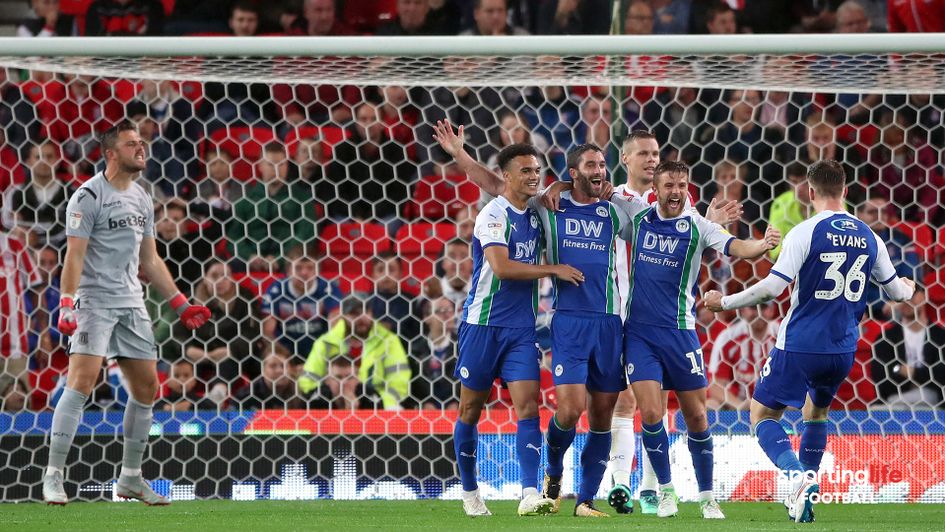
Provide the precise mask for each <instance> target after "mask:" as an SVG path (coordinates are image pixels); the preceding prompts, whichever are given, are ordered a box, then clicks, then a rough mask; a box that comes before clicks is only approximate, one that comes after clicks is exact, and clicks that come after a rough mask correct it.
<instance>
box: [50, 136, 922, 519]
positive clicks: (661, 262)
mask: <svg viewBox="0 0 945 532" xmlns="http://www.w3.org/2000/svg"><path fill="white" fill-rule="evenodd" d="M435 138H436V140H437V142H438V143H439V144H440V145H441V146H442V147H443V149H444V150H445V151H446V152H447V153H449V154H450V155H451V156H452V157H454V159H455V160H456V162H457V164H458V165H459V166H460V167H461V168H462V170H463V171H464V172H466V173H467V175H469V177H470V179H472V180H473V181H474V182H475V183H476V184H477V185H479V186H480V187H481V188H482V190H483V191H485V192H487V193H489V194H491V195H493V196H495V199H494V200H492V201H491V202H490V203H489V204H488V205H486V207H485V208H484V209H483V210H482V212H481V213H480V214H479V215H478V217H477V218H476V222H475V229H474V241H473V260H474V270H473V279H472V282H471V288H470V293H469V296H468V298H467V300H466V303H465V305H464V309H463V315H462V324H461V327H460V330H459V361H458V363H457V365H456V373H457V376H458V377H459V379H460V381H461V384H462V386H461V393H460V405H459V413H458V419H457V421H456V425H455V428H454V432H453V435H454V447H455V453H456V461H457V464H458V469H459V472H460V478H461V481H462V487H463V508H464V510H465V512H466V514H467V515H470V516H482V515H490V512H489V510H488V508H487V507H486V505H485V503H484V501H483V499H482V497H481V495H480V493H479V489H478V484H477V481H476V450H477V446H478V434H477V429H476V425H477V423H478V421H479V418H480V415H481V412H482V408H483V405H484V404H485V402H486V400H487V398H488V396H489V393H490V391H491V388H492V383H493V380H494V379H495V378H497V377H501V378H502V380H503V381H504V382H505V383H506V384H507V385H508V388H509V391H510V394H511V397H512V402H513V404H514V408H515V412H516V416H517V418H518V425H517V435H516V451H517V456H518V459H519V464H520V468H521V482H522V499H521V502H520V504H519V507H518V513H519V514H520V515H543V514H549V513H556V512H558V510H559V505H560V494H561V477H562V474H563V471H564V464H563V462H564V456H565V453H566V452H567V450H568V448H569V447H570V446H571V444H572V442H573V441H574V437H575V433H576V430H575V427H576V425H577V423H578V420H579V419H580V417H581V415H582V414H583V413H584V411H585V409H586V410H587V420H588V425H589V432H588V436H587V441H586V444H585V446H584V449H583V451H582V453H581V483H580V487H579V492H578V495H577V504H576V506H575V510H574V515H576V516H581V517H606V516H607V515H608V514H606V513H604V512H601V511H599V510H597V509H596V508H595V506H594V496H595V495H596V493H597V491H598V489H599V488H600V484H601V481H602V479H603V477H604V474H605V471H606V469H607V467H608V463H609V462H611V460H612V462H613V463H612V466H611V472H612V475H611V476H612V480H613V488H612V489H611V490H610V493H609V496H608V503H609V504H610V505H611V506H613V507H614V508H615V509H616V510H617V511H618V512H619V513H630V512H632V511H633V508H634V506H633V494H632V493H631V491H630V488H629V485H630V472H631V467H632V461H633V456H634V454H635V453H634V449H633V447H634V441H635V435H634V423H633V415H634V412H635V411H636V410H637V409H638V408H639V410H640V415H641V416H642V420H641V421H642V423H641V425H642V442H643V446H644V449H645V453H643V457H644V460H643V469H644V478H643V485H642V489H641V492H640V505H641V508H642V512H643V513H655V514H656V515H658V516H659V517H670V516H674V515H676V514H677V512H678V497H677V496H676V493H675V490H674V488H673V483H672V478H671V474H670V459H669V439H668V436H667V432H666V427H665V423H664V418H665V416H666V405H667V394H668V391H669V390H674V391H675V392H676V396H677V398H678V400H679V405H680V409H681V411H682V413H683V417H684V418H685V423H686V428H687V430H688V447H689V451H690V453H691V455H692V463H693V467H694V469H695V476H696V480H697V482H698V485H699V499H700V501H701V509H702V515H703V517H704V518H707V519H723V518H724V517H725V516H724V514H723V513H722V511H721V509H720V507H719V505H718V503H717V502H716V500H715V497H714V495H713V491H712V483H713V454H712V435H711V433H710V430H709V425H708V418H707V415H706V387H707V381H706V376H705V368H704V366H703V364H704V363H703V355H702V349H701V347H700V345H699V340H698V337H697V336H696V333H695V313H694V308H695V304H696V297H697V295H698V278H699V269H700V267H701V264H702V254H703V251H704V250H705V249H706V248H712V249H714V250H716V251H717V252H719V253H723V254H726V255H731V256H734V257H741V258H755V257H759V256H761V255H762V254H764V253H765V252H767V251H768V250H770V249H773V248H774V247H776V246H777V245H778V244H779V243H780V241H781V235H780V234H779V233H778V231H777V230H775V229H773V228H772V227H769V228H768V230H767V231H766V232H765V235H764V238H762V239H759V240H740V239H736V238H734V237H733V236H732V235H730V234H729V233H728V232H726V231H725V230H724V229H723V228H722V225H724V224H728V223H730V222H732V221H734V220H736V219H738V217H739V216H740V214H741V207H740V206H739V205H738V204H737V203H734V202H720V203H715V202H713V203H712V205H710V207H709V209H708V211H707V213H706V216H705V217H703V216H701V215H699V214H698V213H697V212H696V211H695V209H694V208H693V205H692V201H691V198H690V197H689V192H688V184H689V169H688V167H687V166H686V165H685V164H683V163H679V162H674V161H663V162H660V160H659V152H660V147H659V144H658V142H657V140H656V138H655V136H654V135H653V134H651V133H649V132H646V131H634V132H631V134H630V135H629V136H628V137H627V139H625V141H624V142H623V146H622V154H621V160H622V162H623V163H624V164H625V165H626V167H627V174H628V183H627V185H623V186H621V187H618V188H616V189H614V187H613V186H612V185H611V184H610V183H609V182H608V181H607V175H606V174H607V165H606V162H605V158H604V153H603V151H602V150H601V148H600V147H598V146H594V145H591V144H583V145H580V146H577V147H575V148H573V149H572V150H571V151H570V152H569V153H568V155H567V167H568V173H569V176H570V180H569V181H567V182H565V181H560V182H556V183H555V184H554V185H552V186H551V187H549V188H548V189H547V190H544V191H541V192H540V191H539V187H540V184H541V181H542V177H543V175H544V174H543V171H542V167H541V163H540V161H541V160H542V157H541V154H540V153H539V152H538V150H537V149H536V148H535V147H533V146H531V145H528V144H513V145H510V146H508V147H506V148H505V149H503V150H502V151H501V152H500V153H499V156H498V164H499V170H500V171H499V172H498V173H496V172H493V171H492V170H490V169H489V168H487V167H485V166H484V165H482V164H480V163H479V162H477V161H475V160H474V159H473V158H472V157H471V156H470V155H469V154H468V153H466V152H465V151H464V147H463V144H464V141H463V127H462V126H460V127H459V129H458V131H454V129H453V127H452V125H451V124H449V123H448V122H438V123H437V125H436V128H435ZM102 152H103V154H104V157H105V160H106V166H105V169H104V170H103V171H102V172H100V173H98V174H97V175H95V176H94V177H92V178H91V179H90V180H89V181H88V182H86V183H85V184H83V186H82V187H80V188H79V190H78V191H76V193H75V194H74V195H73V197H72V198H70V200H69V204H68V207H67V212H66V225H67V229H66V234H67V237H68V244H67V246H68V247H67V252H66V258H65V264H64V267H63V273H62V299H61V302H60V306H61V309H62V310H61V312H60V318H59V324H58V325H59V330H61V331H62V332H63V333H64V334H67V335H71V336H72V341H71V342H70V347H69V352H70V355H71V356H70V360H69V372H68V377H67V383H66V387H65V390H64V392H63V394H62V398H61V399H60V401H59V402H58V404H57V405H56V409H55V413H54V415H53V421H52V430H51V434H50V448H49V462H48V464H47V468H46V472H45V475H44V480H43V498H44V500H45V501H46V502H48V503H50V504H65V503H66V502H67V501H68V497H67V495H66V493H65V490H64V487H63V478H64V472H63V470H64V468H65V462H66V458H67V455H68V452H69V450H70V448H71V446H72V442H73V439H74V436H75V433H76V430H77V428H78V425H79V422H80V420H81V416H82V410H83V408H84V405H85V403H86V401H87V399H88V396H89V394H90V393H91V389H92V387H93V385H94V384H95V380H96V378H97V376H98V374H99V372H100V370H101V366H102V362H103V361H104V359H105V358H106V357H116V358H118V360H119V364H120V366H121V369H122V372H123V373H124V374H125V376H126V378H127V381H128V383H129V388H130V395H131V398H130V399H129V401H128V406H127V408H126V411H125V415H124V425H123V437H124V450H123V455H122V468H121V474H120V476H119V480H118V483H117V486H116V494H117V495H118V496H119V497H127V498H135V499H139V500H141V501H143V502H144V503H146V504H149V505H163V504H168V503H169V500H168V499H167V498H166V497H163V496H161V495H158V494H156V493H155V492H154V491H153V490H152V489H151V488H150V487H149V485H148V483H147V482H146V481H145V480H144V479H143V477H142V475H141V462H142V458H143V453H144V451H145V449H146V446H147V438H148V433H149V430H150V426H151V418H152V404H153V401H154V398H155V395H156V392H157V387H158V380H157V374H156V362H157V356H156V350H155V345H154V338H153V334H152V332H151V324H150V320H149V319H148V316H147V313H146V312H145V310H144V298H143V290H142V286H141V283H140V281H139V279H138V272H139V265H140V270H141V272H143V273H144V275H145V276H146V277H147V278H148V279H149V280H150V282H151V283H153V284H154V285H155V287H156V288H157V290H158V291H159V292H160V293H161V294H162V295H164V296H165V297H166V298H167V300H168V302H169V303H170V304H171V306H172V307H173V308H174V309H175V310H177V312H178V314H179V315H180V318H181V320H182V322H183V323H184V324H185V325H186V326H187V327H188V328H191V329H194V328H197V327H200V326H201V325H203V324H204V323H206V321H207V320H208V319H209V316H210V312H209V310H208V309H207V308H205V307H202V306H196V305H190V304H188V302H187V299H186V298H185V297H184V296H183V295H182V294H181V293H180V292H179V291H178V290H177V288H176V287H175V285H174V281H173V279H172V278H171V276H170V274H169V273H168V270H167V268H166V266H165V265H164V263H163V260H162V259H161V257H159V256H157V252H156V251H155V242H154V236H155V235H154V210H153V208H152V203H151V199H150V198H149V197H148V194H147V193H146V192H145V191H144V189H143V188H142V187H141V186H140V185H138V184H137V183H136V182H135V181H134V180H135V178H136V177H137V176H138V175H139V174H140V172H141V170H143V169H144V168H145V165H146V149H145V145H144V143H143V142H142V140H141V138H140V136H139V135H138V132H137V131H136V130H135V128H134V126H132V125H131V124H130V123H128V122H124V123H122V124H119V125H118V126H115V127H114V128H112V129H111V130H109V131H107V132H106V133H105V134H104V135H103V138H102ZM808 180H809V184H810V187H811V190H812V192H811V200H812V204H813V206H814V210H815V211H816V213H817V214H816V215H815V216H813V217H812V218H810V219H809V220H807V221H805V222H803V223H802V224H800V225H798V226H797V227H795V228H794V229H793V230H792V231H791V232H790V233H789V234H788V235H787V237H786V238H785V241H784V246H783V248H784V250H783V251H782V252H781V254H780V256H779V258H778V261H777V263H776V264H775V265H774V267H773V269H772V271H771V274H770V275H769V276H768V277H767V278H765V279H764V280H762V281H761V282H759V283H757V284H756V285H754V286H752V287H750V288H748V289H747V290H745V291H743V292H740V293H737V294H732V295H728V296H725V297H723V296H722V294H720V293H719V292H716V291H710V292H707V293H706V294H705V295H704V297H703V303H704V304H705V306H706V307H707V308H708V309H710V310H712V311H715V312H719V311H722V310H729V309H734V308H739V307H743V306H749V305H756V304H758V303H761V302H764V301H767V300H770V299H772V298H774V297H777V296H778V295H780V294H781V293H782V292H783V291H784V289H785V288H786V287H787V286H788V283H790V282H792V281H794V288H793V291H792V295H791V307H790V310H789V312H788V313H787V316H786V317H785V319H784V320H783V321H782V324H781V327H780V330H779V334H778V339H777V344H776V348H775V349H774V350H773V351H772V352H771V354H770V356H769V358H768V359H767V362H766V363H765V365H764V367H763V369H762V370H761V373H760V375H759V379H758V383H757V385H756V387H755V393H754V398H753V400H752V403H751V421H752V426H753V430H754V432H755V434H756V435H757V437H758V440H759V443H760V444H761V446H762V448H763V449H764V451H765V453H766V454H767V455H768V456H769V457H770V458H771V460H772V461H773V462H774V463H775V464H776V465H777V467H778V468H780V469H781V470H783V471H785V472H786V473H788V474H790V478H791V481H792V494H791V496H790V497H788V499H787V500H786V501H785V505H786V506H787V510H788V515H789V516H790V517H791V518H792V519H794V520H795V521H797V522H810V521H813V518H814V516H813V509H812V502H811V495H812V494H813V493H815V492H817V490H818V489H819V486H818V484H817V481H816V476H815V475H811V474H805V472H810V471H813V472H816V471H817V470H818V468H819V466H820V459H821V457H822V455H823V452H824V448H825V447H826V441H827V435H826V418H827V409H828V406H829V404H830V402H831V400H832V398H833V395H834V394H835V392H836V390H837V388H838V387H839V385H840V383H842V382H843V380H844V379H845V378H846V376H847V375H848V373H849V370H850V368H851V366H852V363H853V352H854V350H855V344H856V340H857V338H858V335H859V332H858V323H859V320H860V317H861V316H862V314H863V311H864V308H865V301H864V300H863V299H862V296H863V292H864V289H865V286H866V283H867V282H868V279H867V276H870V277H871V278H872V279H874V280H875V281H877V282H879V283H881V284H882V285H883V287H884V289H885V290H886V292H887V294H888V295H889V296H890V297H891V298H892V299H894V300H897V301H902V300H906V299H909V298H910V297H911V296H912V292H913V290H914V287H915V285H914V283H913V282H912V281H910V280H908V279H905V278H900V277H898V276H897V275H896V273H895V269H894V268H893V266H892V264H891V263H890V260H889V256H888V254H887V251H886V248H885V246H884V245H882V243H881V242H879V240H878V237H877V236H876V235H875V234H874V233H873V232H872V231H871V230H870V229H869V228H868V227H867V226H866V224H864V223H863V222H861V221H859V220H857V219H856V218H853V217H851V216H850V215H848V214H847V213H846V212H845V209H844V197H845V195H846V186H845V175H844V172H843V168H842V166H840V165H839V164H838V163H836V162H835V161H829V160H828V161H821V162H817V163H815V164H813V165H812V166H811V167H810V169H809V172H808ZM720 224H722V225H720ZM543 277H552V278H553V281H554V285H555V303H554V307H555V314H554V317H553V319H552V324H551V333H552V367H553V375H554V384H555V388H556V395H557V400H558V405H557V409H556V411H555V414H554V417H553V418H552V420H551V422H550V423H549V425H548V429H547V432H546V435H545V440H546V441H547V445H544V444H543V441H542V433H541V428H540V425H539V415H538V409H539V408H538V404H539V400H538V398H539V371H540V361H541V356H540V353H539V350H538V346H537V341H536V335H535V319H536V308H537V301H538V280H539V279H541V278H543ZM628 382H629V385H630V386H629V387H628ZM787 406H791V407H795V408H802V407H803V414H804V419H805V431H804V433H803V436H802V440H801V449H802V451H801V455H800V457H798V455H797V454H795V453H794V451H793V450H792V449H791V446H790V441H789V439H788V437H787V434H786V433H785V431H784V429H783V427H782V426H781V424H780V422H779V420H780V416H781V414H782V413H783V411H784V409H785V408H786V407H787ZM543 447H544V448H545V450H546V451H545V452H546V457H547V461H548V465H547V468H546V470H545V472H544V482H543V485H542V486H541V490H540V491H539V471H538V470H539V464H540V458H541V453H542V448H543Z"/></svg>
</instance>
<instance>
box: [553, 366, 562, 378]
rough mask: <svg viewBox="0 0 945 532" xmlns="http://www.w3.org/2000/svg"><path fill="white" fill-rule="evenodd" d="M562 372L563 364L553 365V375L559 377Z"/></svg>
mask: <svg viewBox="0 0 945 532" xmlns="http://www.w3.org/2000/svg"><path fill="white" fill-rule="evenodd" d="M563 373H564V366H562V365H561V364H558V365H557V366H555V376H557V377H560V376H561V375H562V374H563Z"/></svg>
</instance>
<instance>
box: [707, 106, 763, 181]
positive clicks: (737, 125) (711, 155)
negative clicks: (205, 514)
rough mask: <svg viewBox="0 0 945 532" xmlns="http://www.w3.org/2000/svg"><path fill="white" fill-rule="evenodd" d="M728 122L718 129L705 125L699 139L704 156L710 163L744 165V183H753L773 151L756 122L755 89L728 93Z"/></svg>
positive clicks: (717, 127)
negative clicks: (703, 148) (730, 162)
mask: <svg viewBox="0 0 945 532" xmlns="http://www.w3.org/2000/svg"><path fill="white" fill-rule="evenodd" d="M724 100H725V102H726V105H727V106H728V108H729V119H728V120H726V121H724V122H723V123H722V124H720V125H718V126H714V127H713V126H712V125H711V124H706V125H705V126H704V127H703V129H702V132H701V134H700V136H699V139H700V142H702V143H703V145H705V150H704V152H703V157H704V159H705V161H706V162H708V163H709V164H715V163H716V162H718V161H720V160H721V159H729V160H731V161H733V162H737V163H744V164H745V165H746V172H747V175H746V181H747V182H748V183H753V182H754V181H755V180H756V179H757V178H758V177H759V176H760V175H761V172H762V166H763V165H766V164H772V161H773V160H774V150H773V148H772V146H771V145H770V144H768V143H766V142H763V140H764V133H765V132H764V129H763V128H762V127H761V126H760V125H759V124H758V121H757V120H756V116H755V115H756V114H757V110H758V108H759V105H760V104H761V95H760V94H759V92H758V91H755V90H746V91H742V90H732V91H727V92H726V95H725V98H724Z"/></svg>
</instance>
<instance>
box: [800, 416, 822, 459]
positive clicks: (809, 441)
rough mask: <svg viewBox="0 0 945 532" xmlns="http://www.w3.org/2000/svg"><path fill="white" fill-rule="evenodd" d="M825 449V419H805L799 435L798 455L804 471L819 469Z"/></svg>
mask: <svg viewBox="0 0 945 532" xmlns="http://www.w3.org/2000/svg"><path fill="white" fill-rule="evenodd" d="M826 450H827V420H826V419H822V420H816V421H805V422H804V434H802V435H801V451H800V453H799V454H800V456H799V457H798V458H799V459H800V461H801V466H802V467H803V468H804V471H814V472H817V471H819V470H820V461H821V460H822V459H823V458H824V451H826Z"/></svg>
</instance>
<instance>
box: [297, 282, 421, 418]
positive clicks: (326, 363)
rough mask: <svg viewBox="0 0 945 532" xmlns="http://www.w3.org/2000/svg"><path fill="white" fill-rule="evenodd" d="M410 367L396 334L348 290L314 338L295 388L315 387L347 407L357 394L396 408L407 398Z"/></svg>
mask: <svg viewBox="0 0 945 532" xmlns="http://www.w3.org/2000/svg"><path fill="white" fill-rule="evenodd" d="M410 378H411V371H410V365H409V361H408V359H407V352H406V351H405V350H404V346H403V344H401V342H400V339H399V338H397V335H396V334H394V333H393V332H391V331H390V329H388V328H387V327H385V326H383V325H381V324H380V323H376V322H375V321H374V316H373V315H372V314H371V309H370V307H369V306H368V304H367V302H366V301H365V300H363V299H361V298H360V297H358V296H353V295H352V296H348V297H347V298H345V300H344V301H343V302H342V304H341V319H339V320H338V321H337V322H336V323H335V325H334V326H333V327H332V328H331V330H329V331H328V332H327V333H325V334H324V335H322V336H321V337H320V338H318V339H317V340H316V341H315V344H314V345H313V346H312V352H311V353H310V354H309V356H308V360H307V361H306V362H305V367H304V373H303V375H302V377H300V378H299V389H300V390H301V391H302V392H303V393H305V394H311V393H312V392H314V391H315V390H316V389H319V388H321V391H320V392H319V393H320V394H323V395H324V396H325V397H327V398H328V400H329V401H330V402H331V404H332V405H334V406H336V407H339V408H344V409H351V408H355V407H357V406H358V405H359V404H360V398H361V397H362V396H364V397H366V398H368V400H369V401H370V398H371V397H372V396H376V397H377V398H378V400H379V402H380V405H378V406H379V407H380V408H383V409H384V410H399V409H400V408H402V402H403V401H404V399H406V398H407V393H408V389H409V387H410Z"/></svg>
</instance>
